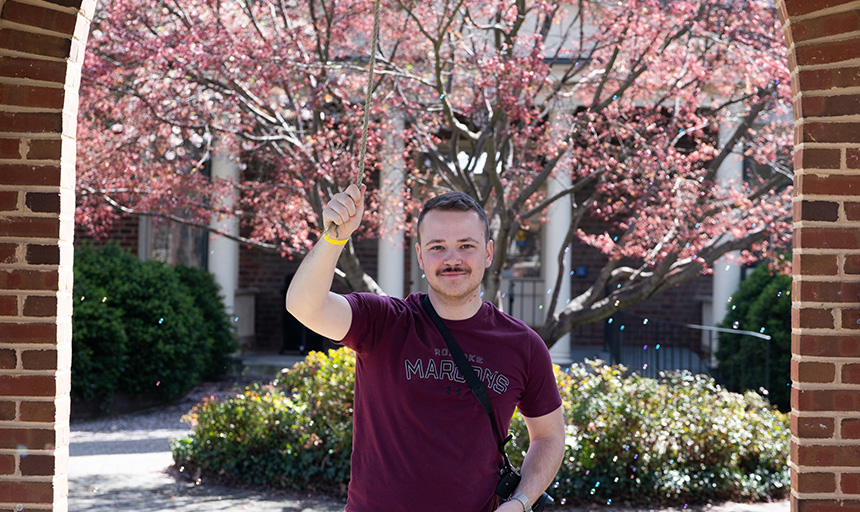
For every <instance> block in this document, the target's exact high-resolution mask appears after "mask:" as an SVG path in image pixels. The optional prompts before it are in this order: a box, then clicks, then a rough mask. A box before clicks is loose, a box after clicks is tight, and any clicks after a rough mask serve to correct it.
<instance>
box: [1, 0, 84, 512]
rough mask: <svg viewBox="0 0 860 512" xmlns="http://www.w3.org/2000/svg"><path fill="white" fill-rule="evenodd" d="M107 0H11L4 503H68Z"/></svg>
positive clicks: (6, 11)
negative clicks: (83, 199)
mask: <svg viewBox="0 0 860 512" xmlns="http://www.w3.org/2000/svg"><path fill="white" fill-rule="evenodd" d="M94 9H95V1H94V0H90V1H77V2H76V1H68V0H67V1H62V2H50V1H49V2H40V3H39V4H38V5H33V3H25V2H19V1H16V0H6V1H5V2H0V48H2V50H3V53H2V56H0V77H2V80H0V133H2V135H0V509H2V510H33V509H39V510H66V509H67V508H68V506H67V496H68V487H67V481H66V478H65V475H66V473H67V468H68V463H69V388H70V378H71V371H70V369H71V356H72V346H71V311H72V300H71V291H72V290H71V288H72V257H73V250H72V238H73V235H74V185H75V174H74V172H75V171H74V163H75V139H74V137H75V124H76V116H77V103H78V99H77V91H78V84H79V82H80V70H81V62H82V60H83V54H84V47H85V45H86V37H87V34H88V33H89V24H90V22H89V19H91V17H92V13H93V11H94Z"/></svg>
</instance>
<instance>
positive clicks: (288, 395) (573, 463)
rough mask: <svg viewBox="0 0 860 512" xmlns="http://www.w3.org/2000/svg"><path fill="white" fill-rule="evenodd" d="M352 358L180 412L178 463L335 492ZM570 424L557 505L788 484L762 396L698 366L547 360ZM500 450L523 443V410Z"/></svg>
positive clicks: (344, 451) (317, 364)
mask: <svg viewBox="0 0 860 512" xmlns="http://www.w3.org/2000/svg"><path fill="white" fill-rule="evenodd" d="M354 367H355V358H354V356H353V354H352V352H350V351H348V350H347V349H340V350H337V351H330V352H329V353H328V354H322V353H312V354H311V355H310V356H309V357H308V358H307V360H306V361H304V362H301V363H299V364H297V365H296V366H295V367H293V368H292V369H289V370H285V371H284V372H282V374H281V376H280V377H279V378H278V379H276V380H275V381H273V382H272V383H270V384H266V385H262V384H254V385H252V386H249V387H248V388H246V389H245V390H244V391H243V392H241V393H238V394H235V395H233V396H230V397H227V398H224V399H215V398H214V397H213V398H210V399H207V400H204V401H203V402H201V403H199V404H198V405H197V406H195V407H194V409H193V410H192V411H191V412H190V413H189V415H187V416H186V418H185V420H186V421H188V422H190V423H191V425H192V427H193V431H192V432H191V433H190V434H189V435H188V436H186V437H184V438H181V439H178V440H176V441H174V443H173V445H172V450H173V457H174V461H175V464H176V467H177V468H179V469H180V470H181V471H183V472H186V471H187V472H191V473H194V474H200V475H202V476H203V477H204V478H215V479H217V480H220V481H222V482H224V481H226V482H233V483H239V484H257V485H264V486H271V487H279V488H290V489H295V490H302V491H309V492H324V493H328V494H332V495H337V496H342V495H344V494H345V492H346V485H347V483H348V481H349V457H350V451H351V447H352V429H351V420H352V389H353V382H354V381H353V372H354ZM556 378H557V381H558V384H559V389H560V390H561V393H562V398H563V400H564V407H565V416H566V422H567V448H566V453H565V459H564V462H563V465H562V468H561V470H560V471H559V473H558V476H557V478H556V481H555V483H554V484H553V486H552V488H551V489H550V492H551V494H553V496H554V497H555V498H556V501H557V502H559V503H564V504H576V503H593V502H603V503H612V502H613V500H614V501H615V502H616V503H618V502H621V501H624V502H631V503H638V504H646V503H648V504H652V503H661V502H671V503H678V502H684V503H695V502H703V501H708V500H724V499H733V500H764V499H770V498H781V497H783V496H784V495H785V494H786V493H787V492H788V489H789V477H788V466H787V458H788V450H789V425H788V418H787V416H786V415H785V414H783V413H780V412H779V411H778V410H776V409H775V408H773V407H772V406H771V405H770V404H769V403H768V402H767V400H765V399H764V398H763V397H762V396H760V395H758V394H756V393H753V392H747V393H745V394H743V395H741V394H737V393H731V392H728V391H727V390H725V389H723V388H721V387H720V386H718V385H716V384H715V382H714V381H713V380H712V379H711V378H709V377H706V376H695V375H691V374H689V373H682V372H679V373H672V374H666V375H664V376H663V377H662V378H661V379H650V378H646V377H641V376H639V375H637V374H629V373H627V372H626V371H625V369H624V368H623V367H619V366H613V367H610V366H605V365H603V364H601V363H599V362H590V363H588V364H580V365H573V366H572V367H570V368H568V369H565V370H562V369H560V368H556ZM512 430H513V433H514V434H515V435H516V440H515V441H514V443H513V444H512V445H508V446H509V448H508V451H509V453H510V454H511V456H512V459H513V461H514V462H515V463H516V464H519V463H521V461H522V457H523V455H524V453H525V451H526V449H527V442H528V435H527V432H526V428H525V424H524V422H523V420H522V417H521V416H519V414H517V415H516V416H515V417H514V421H513V423H512Z"/></svg>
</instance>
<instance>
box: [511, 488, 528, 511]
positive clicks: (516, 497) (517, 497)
mask: <svg viewBox="0 0 860 512" xmlns="http://www.w3.org/2000/svg"><path fill="white" fill-rule="evenodd" d="M511 499H512V500H517V501H519V502H520V503H522V504H523V512H532V503H531V502H530V501H529V497H528V496H526V495H525V494H523V493H521V492H515V493H514V494H513V495H512V496H511Z"/></svg>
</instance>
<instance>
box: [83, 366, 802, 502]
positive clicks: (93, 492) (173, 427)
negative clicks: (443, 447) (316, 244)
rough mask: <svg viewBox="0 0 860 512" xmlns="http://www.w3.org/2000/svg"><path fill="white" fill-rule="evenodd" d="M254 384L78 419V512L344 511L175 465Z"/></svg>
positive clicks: (209, 388) (232, 384)
mask: <svg viewBox="0 0 860 512" xmlns="http://www.w3.org/2000/svg"><path fill="white" fill-rule="evenodd" d="M250 382H251V379H248V378H243V379H239V380H238V381H227V383H214V384H212V383H210V384H205V385H203V386H200V387H198V388H195V389H194V390H193V391H192V392H191V393H189V394H188V395H187V396H185V397H184V398H182V399H181V400H179V401H177V402H175V403H172V404H169V405H166V406H163V407H158V408H154V409H150V410H146V411H140V412H136V413H131V414H125V415H121V416H114V417H108V418H99V419H94V420H79V421H74V422H72V425H71V447H70V454H71V459H70V467H69V510H70V511H75V512H95V511H99V512H102V511H104V512H107V511H111V512H115V511H140V512H162V511H164V512H166V511H173V512H190V511H209V512H214V511H229V510H254V511H260V512H276V511H277V512H336V511H342V510H343V502H342V501H340V500H337V499H330V498H325V497H319V496H302V495H297V494H295V493H288V492H284V491H271V490H265V489H262V490H261V489H244V488H235V487H223V486H219V485H214V484H211V483H208V482H206V481H205V480H194V479H193V476H192V477H191V478H189V477H187V476H186V475H180V474H179V473H178V472H177V471H175V470H173V468H172V464H173V458H172V456H171V453H170V448H169V446H170V444H169V443H170V440H171V439H174V438H177V437H181V436H184V435H186V434H187V433H188V432H190V427H189V426H188V425H187V424H185V423H182V421H181V417H182V416H183V415H184V414H186V413H187V412H188V411H189V410H190V409H191V408H192V407H193V406H194V405H195V404H196V403H198V402H199V401H200V400H201V399H203V397H206V396H210V395H215V396H223V395H225V394H230V393H232V392H235V391H236V390H240V389H242V387H243V386H244V385H246V384H248V383H250ZM552 510H557V511H559V512H561V511H567V512H597V511H599V512H646V511H647V512H653V511H648V509H629V508H624V507H618V506H614V505H613V506H593V507H585V508H584V507H553V509H552ZM689 511H694V512H790V506H789V502H788V501H787V500H785V501H779V502H774V503H751V504H746V503H720V504H711V505H704V506H697V507H692V506H691V507H687V506H686V505H685V504H679V505H678V506H676V507H667V508H663V509H661V512H689Z"/></svg>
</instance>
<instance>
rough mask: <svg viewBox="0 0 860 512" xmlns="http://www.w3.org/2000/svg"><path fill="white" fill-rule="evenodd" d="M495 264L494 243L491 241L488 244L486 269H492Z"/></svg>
mask: <svg viewBox="0 0 860 512" xmlns="http://www.w3.org/2000/svg"><path fill="white" fill-rule="evenodd" d="M492 264H493V241H492V240H490V241H489V242H487V255H486V261H484V268H490V265H492Z"/></svg>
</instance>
